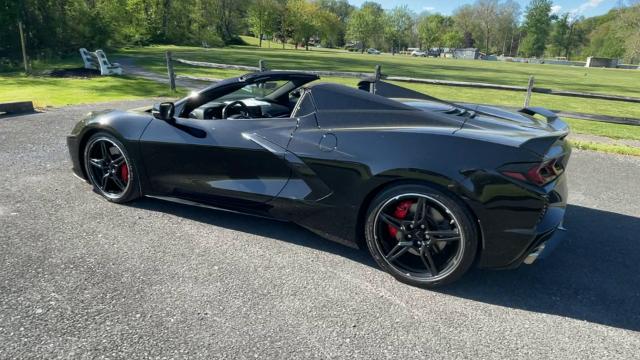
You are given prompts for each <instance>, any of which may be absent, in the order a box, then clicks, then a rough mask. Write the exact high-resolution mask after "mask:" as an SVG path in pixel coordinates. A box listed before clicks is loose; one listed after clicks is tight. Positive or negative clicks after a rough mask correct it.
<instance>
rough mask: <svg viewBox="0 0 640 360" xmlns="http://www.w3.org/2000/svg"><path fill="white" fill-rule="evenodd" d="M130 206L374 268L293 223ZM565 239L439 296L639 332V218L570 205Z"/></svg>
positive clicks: (149, 202) (145, 203)
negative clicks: (536, 256) (532, 259)
mask: <svg viewBox="0 0 640 360" xmlns="http://www.w3.org/2000/svg"><path fill="white" fill-rule="evenodd" d="M133 206H135V207H138V208H142V209H147V210H152V211H159V212H163V213H169V214H173V215H176V216H180V217H184V218H187V219H190V220H194V221H199V222H203V223H207V224H211V225H214V226H218V227H222V228H226V229H232V230H237V231H242V232H245V233H250V234H255V235H259V236H264V237H268V238H272V239H275V240H279V241H286V242H288V243H292V244H296V245H300V246H305V247H309V248H313V249H316V250H320V251H325V252H329V253H332V254H336V255H339V256H343V257H345V258H348V259H350V260H353V261H357V262H359V263H362V264H364V265H367V266H371V267H375V268H377V266H376V264H375V262H374V261H373V259H372V258H371V257H370V255H369V254H368V252H367V251H366V250H357V249H352V248H348V247H346V246H343V245H340V244H337V243H334V242H331V241H328V240H324V239H322V238H320V237H319V236H317V235H315V234H313V233H311V232H310V231H307V230H305V229H303V228H301V227H299V226H296V225H294V224H291V223H285V222H279V221H275V220H269V219H263V218H257V217H252V216H248V215H242V214H235V213H229V212H224V211H217V210H211V209H206V208H199V207H194V206H188V205H181V204H176V203H172V202H167V201H162V200H157V199H149V198H145V199H143V200H140V201H138V202H135V203H134V204H133ZM565 227H566V228H567V229H568V230H569V231H568V234H567V238H566V239H565V241H564V242H563V243H561V244H560V245H558V247H557V248H556V249H555V250H554V252H553V253H551V254H550V255H549V257H547V258H545V259H543V260H539V261H538V262H536V263H534V264H533V265H523V266H521V267H520V268H518V269H514V270H503V271H494V270H479V269H473V270H471V271H470V272H469V273H468V274H466V275H465V276H464V277H463V278H462V279H460V280H459V281H458V282H456V283H454V284H453V285H450V286H448V287H445V288H442V289H440V290H438V291H439V292H441V293H445V294H448V295H452V296H457V297H461V298H466V299H469V300H474V301H481V302H485V303H489V304H494V305H499V306H505V307H510V308H515V309H521V310H526V311H534V312H539V313H546V314H551V315H558V316H564V317H568V318H573V319H578V320H585V321H589V322H593V323H598V324H603V325H608V326H613V327H618V328H623V329H628V330H634V331H640V311H638V309H640V218H636V217H632V216H626V215H621V214H616V213H612V212H607V211H601V210H596V209H590V208H585V207H581V206H574V205H569V207H568V209H567V216H566V219H565Z"/></svg>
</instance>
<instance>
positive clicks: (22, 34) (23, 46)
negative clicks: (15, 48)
mask: <svg viewBox="0 0 640 360" xmlns="http://www.w3.org/2000/svg"><path fill="white" fill-rule="evenodd" d="M18 30H20V45H22V62H23V63H24V72H25V73H27V74H28V73H29V63H28V62H27V48H26V46H25V41H24V30H23V29H22V21H19V20H18Z"/></svg>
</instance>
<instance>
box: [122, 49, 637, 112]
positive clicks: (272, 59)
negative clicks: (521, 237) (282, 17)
mask: <svg viewBox="0 0 640 360" xmlns="http://www.w3.org/2000/svg"><path fill="white" fill-rule="evenodd" d="M245 41H247V42H249V43H252V42H255V41H256V40H255V39H251V38H245ZM265 46H266V45H265ZM167 50H171V51H172V52H173V53H174V57H176V58H185V59H190V60H199V61H208V62H216V63H227V64H241V65H251V66H257V64H258V60H260V59H264V60H265V61H266V63H267V65H268V66H269V67H270V68H274V69H314V70H342V71H362V72H373V69H374V67H375V65H376V64H380V65H382V71H383V73H385V74H388V75H398V76H410V77H424V78H433V79H446V80H456V81H474V82H488V83H496V84H504V85H518V86H526V84H527V81H528V78H529V75H534V76H535V78H536V86H539V87H547V88H552V89H563V90H577V91H586V92H596V93H603V94H616V95H626V96H635V97H640V86H638V84H640V71H634V70H618V69H595V68H582V67H570V66H558V65H534V64H520V63H506V62H495V61H473V60H453V59H433V58H413V57H410V56H401V55H396V56H392V55H390V54H382V55H368V54H359V53H349V52H344V51H336V50H330V49H316V48H313V49H312V50H310V51H304V50H300V49H299V50H292V49H290V48H287V49H284V50H283V49H282V48H281V47H280V46H279V45H275V46H273V47H271V48H267V47H263V48H258V47H255V46H233V47H228V48H222V49H219V48H215V49H202V48H197V47H176V46H150V47H143V48H135V49H123V50H121V51H120V52H119V54H118V55H120V56H126V57H130V58H134V59H135V61H136V63H137V64H139V65H142V66H144V67H147V68H149V69H151V70H153V71H157V72H159V73H165V72H166V68H165V63H164V52H165V51H167ZM176 72H177V73H178V74H183V75H193V76H204V77H212V78H225V77H229V76H236V75H239V74H241V73H242V72H239V71H229V70H216V69H204V68H195V67H190V66H183V65H181V64H178V65H177V66H176ZM323 80H324V81H334V82H340V83H346V84H354V83H355V82H356V81H355V80H353V79H333V78H327V79H323ZM405 86H409V87H411V88H413V89H416V90H418V91H421V92H425V93H429V94H431V95H433V96H436V97H440V98H444V99H447V100H455V101H468V102H480V103H488V104H495V105H505V106H521V105H522V103H523V99H524V93H523V92H512V91H502V90H479V89H471V88H453V87H449V86H438V85H422V84H405ZM532 105H536V106H544V107H547V108H550V109H554V110H565V111H574V112H583V113H592V114H604V115H612V116H626V117H635V118H640V106H638V104H631V103H623V102H613V101H605V100H591V99H579V98H569V97H558V96H551V95H544V94H534V95H533V98H532Z"/></svg>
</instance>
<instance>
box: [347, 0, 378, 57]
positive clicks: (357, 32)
mask: <svg viewBox="0 0 640 360" xmlns="http://www.w3.org/2000/svg"><path fill="white" fill-rule="evenodd" d="M383 16H384V11H383V10H382V7H381V6H380V5H379V4H377V3H374V2H369V1H367V2H365V3H364V4H362V6H361V7H360V9H357V10H354V11H353V13H351V16H350V17H349V21H348V23H347V37H349V38H350V39H351V40H355V41H357V42H359V43H360V45H361V46H362V49H361V50H362V52H364V50H365V49H366V48H367V47H368V46H369V44H371V43H372V42H374V43H375V42H376V41H378V42H379V41H380V36H381V35H382V28H383V25H384V24H383Z"/></svg>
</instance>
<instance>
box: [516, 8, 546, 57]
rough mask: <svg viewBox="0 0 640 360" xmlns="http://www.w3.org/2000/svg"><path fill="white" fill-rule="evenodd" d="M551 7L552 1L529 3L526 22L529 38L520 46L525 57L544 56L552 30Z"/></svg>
mask: <svg viewBox="0 0 640 360" xmlns="http://www.w3.org/2000/svg"><path fill="white" fill-rule="evenodd" d="M551 5H552V2H551V0H531V2H530V3H529V6H528V7H527V13H526V16H525V22H524V30H525V31H526V33H527V36H526V37H525V38H524V40H523V41H522V45H521V46H520V50H521V51H522V52H523V53H524V55H525V56H535V57H540V56H542V55H543V54H544V50H545V48H546V46H547V40H548V38H549V32H550V30H551Z"/></svg>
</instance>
